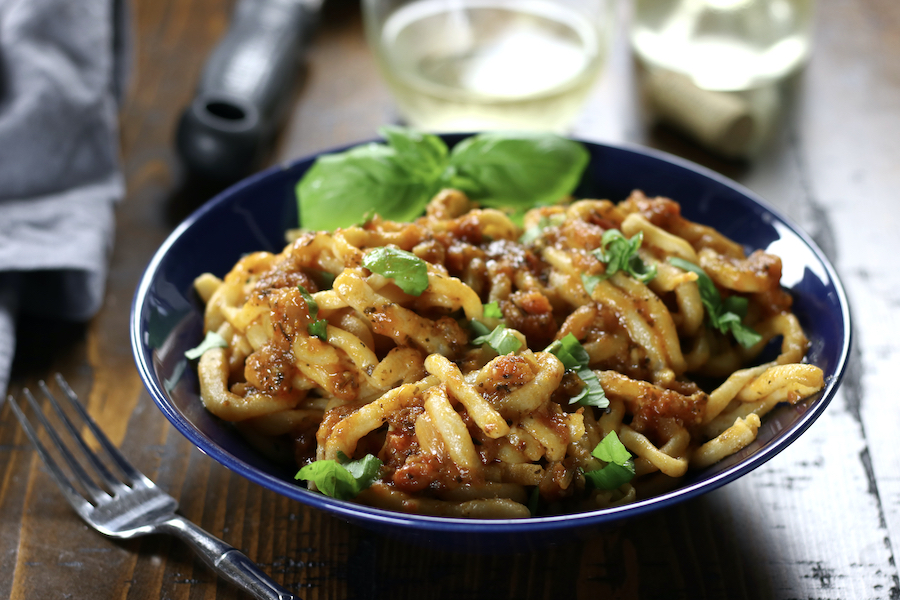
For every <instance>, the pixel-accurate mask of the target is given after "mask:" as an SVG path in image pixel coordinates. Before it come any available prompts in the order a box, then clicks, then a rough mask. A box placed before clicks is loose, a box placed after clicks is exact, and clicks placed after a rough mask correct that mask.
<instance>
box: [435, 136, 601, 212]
mask: <svg viewBox="0 0 900 600" xmlns="http://www.w3.org/2000/svg"><path fill="white" fill-rule="evenodd" d="M589 159H590V155H589V153H588V151H587V149H586V148H585V147H584V146H583V145H582V144H580V143H578V142H575V141H572V140H568V139H565V138H562V137H559V136H556V135H552V134H548V133H525V132H521V133H500V132H489V133H481V134H478V135H475V136H472V137H469V138H466V139H465V140H463V141H462V142H460V143H459V144H457V145H456V146H455V147H454V148H453V150H451V151H450V164H449V168H448V170H447V171H446V172H445V176H444V178H443V182H444V183H445V184H447V185H449V186H450V187H454V188H457V189H460V190H462V191H463V192H465V193H466V194H467V195H468V196H469V197H470V198H472V199H473V200H477V201H478V202H480V203H482V204H484V205H485V206H492V207H504V208H505V207H512V208H520V209H524V208H531V207H533V206H538V205H542V204H552V203H554V202H557V201H558V200H560V199H562V198H564V197H565V196H568V195H569V194H571V193H572V192H573V191H574V190H575V187H576V186H577V185H578V182H579V181H580V180H581V175H582V173H583V172H584V169H585V167H586V166H587V164H588V161H589Z"/></svg>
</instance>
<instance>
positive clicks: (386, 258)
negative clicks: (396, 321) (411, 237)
mask: <svg viewBox="0 0 900 600" xmlns="http://www.w3.org/2000/svg"><path fill="white" fill-rule="evenodd" d="M363 266H364V267H365V268H367V269H369V270H370V271H372V272H373V273H378V274H379V275H383V276H385V277H389V278H391V279H393V280H394V283H396V284H397V286H398V287H399V288H400V289H401V290H403V291H404V292H406V293H407V294H411V295H413V296H421V295H422V292H424V291H425V290H426V289H427V288H428V266H427V265H426V264H425V261H424V260H422V259H421V258H419V257H418V256H416V255H415V254H413V253H412V252H407V251H406V250H400V249H399V248H393V247H391V246H382V247H380V248H374V249H372V250H369V251H368V252H366V254H365V256H363Z"/></svg>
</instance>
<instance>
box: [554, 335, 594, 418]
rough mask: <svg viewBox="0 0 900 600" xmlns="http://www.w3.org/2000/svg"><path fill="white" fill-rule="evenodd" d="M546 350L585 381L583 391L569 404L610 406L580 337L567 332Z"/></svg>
mask: <svg viewBox="0 0 900 600" xmlns="http://www.w3.org/2000/svg"><path fill="white" fill-rule="evenodd" d="M544 351H545V352H549V353H550V354H552V355H554V356H555V357H556V358H558V359H559V360H560V362H562V364H563V366H564V367H565V368H566V369H568V370H570V371H574V372H575V374H576V375H578V377H579V379H581V381H582V382H583V383H584V387H583V388H581V392H580V393H579V394H578V395H577V396H575V397H573V398H572V399H571V400H569V404H575V403H576V402H577V403H578V404H581V405H582V406H596V407H597V408H606V407H607V406H609V399H607V397H606V393H605V392H604V391H603V388H602V387H601V386H600V380H599V379H597V374H596V373H594V371H593V370H592V369H591V368H590V367H589V366H588V363H589V362H590V357H589V356H588V353H587V351H586V350H585V349H584V346H582V345H581V343H580V342H579V341H578V338H576V337H575V336H574V335H572V334H571V333H567V334H566V335H565V337H563V338H562V339H561V340H556V341H555V342H553V343H552V344H550V345H549V346H547V349H546V350H544Z"/></svg>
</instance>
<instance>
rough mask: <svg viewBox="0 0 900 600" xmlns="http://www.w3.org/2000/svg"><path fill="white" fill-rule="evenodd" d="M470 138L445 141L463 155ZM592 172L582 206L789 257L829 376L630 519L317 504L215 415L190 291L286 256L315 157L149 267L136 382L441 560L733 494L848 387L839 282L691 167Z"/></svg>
mask: <svg viewBox="0 0 900 600" xmlns="http://www.w3.org/2000/svg"><path fill="white" fill-rule="evenodd" d="M462 137H463V136H458V135H457V136H446V138H445V139H446V141H447V142H448V144H451V145H452V144H454V143H456V142H458V141H459V140H460V139H462ZM585 146H586V147H587V148H588V150H589V151H590V155H591V161H590V164H589V166H588V169H587V170H586V172H585V175H584V178H583V180H582V182H581V184H580V187H579V189H578V190H577V195H578V196H579V197H594V198H609V199H611V200H614V201H618V200H622V199H624V198H626V197H628V195H629V194H630V193H631V191H632V190H634V189H641V190H643V191H644V192H645V193H646V194H648V195H650V196H655V195H662V196H668V197H670V198H672V199H674V200H676V201H677V202H679V203H680V204H681V207H682V213H683V214H684V216H685V217H687V218H689V219H691V220H695V221H698V222H700V223H703V224H706V225H711V226H713V227H715V228H716V229H718V230H719V231H721V232H722V233H724V234H725V235H727V236H729V237H731V238H732V239H734V240H736V241H738V242H740V243H742V244H744V245H745V246H746V247H747V248H748V250H750V249H756V248H763V249H767V250H769V251H771V252H773V253H775V254H778V255H779V256H781V258H782V260H783V265H784V270H783V284H784V285H785V287H787V288H788V289H789V290H790V291H791V293H792V295H793V297H794V311H795V313H796V315H797V317H798V318H799V319H800V322H801V323H802V325H803V328H804V330H805V331H806V334H807V336H808V337H809V340H810V342H811V344H810V349H809V353H808V360H809V362H810V363H812V364H815V365H817V366H819V367H821V368H822V369H823V370H824V372H825V382H826V385H825V388H824V389H823V390H822V391H821V392H820V393H819V394H817V395H816V396H815V397H814V398H811V399H810V400H807V401H805V402H802V403H800V404H797V405H787V404H785V405H782V406H779V407H777V408H776V409H775V410H774V411H772V412H771V413H769V414H768V415H767V416H766V417H765V418H764V419H763V424H762V427H761V428H760V430H759V435H758V438H757V439H756V441H755V442H753V443H752V444H750V445H749V446H748V447H746V448H744V449H743V450H741V451H740V452H738V453H736V454H734V455H733V456H730V457H728V458H726V459H724V460H722V461H721V462H718V463H716V464H714V465H712V466H710V467H708V468H706V469H703V470H699V471H691V472H689V473H688V474H687V475H686V476H685V477H683V478H681V479H679V480H676V481H674V482H672V483H671V484H669V485H668V487H662V488H660V490H659V491H658V493H657V494H656V495H654V496H652V497H647V498H642V499H641V500H639V501H638V502H635V503H633V504H629V505H626V506H621V507H616V508H609V509H602V510H595V511H591V512H584V513H578V514H571V515H561V516H545V517H534V518H529V519H523V520H508V521H507V520H500V521H491V520H464V519H455V518H442V517H431V516H421V515H407V514H400V513H395V512H390V511H386V510H381V509H377V508H371V507H367V506H361V505H358V504H354V503H351V502H346V501H341V500H335V499H333V498H329V497H326V496H323V495H322V494H319V493H315V492H310V491H308V490H306V489H304V488H303V487H302V486H301V485H298V484H297V483H296V482H295V481H294V479H293V475H294V473H295V469H290V468H287V467H285V466H283V465H279V464H275V463H273V462H272V461H270V460H267V459H266V458H264V457H263V456H261V455H260V454H258V453H257V452H256V451H255V450H253V449H252V448H251V447H250V445H249V444H247V443H246V442H245V441H244V439H243V438H242V437H241V436H240V434H238V432H237V431H235V429H233V428H232V426H231V425H229V424H228V423H226V422H224V421H221V420H219V419H217V418H216V417H214V416H212V415H211V414H210V413H208V412H207V411H206V410H205V409H204V407H203V405H202V403H201V401H200V398H199V386H198V382H197V375H196V372H195V371H194V369H193V368H191V367H190V366H189V365H188V363H187V361H186V359H185V358H184V352H185V350H187V349H189V348H192V347H194V346H196V345H197V343H198V342H199V340H200V339H202V326H203V312H202V311H203V307H202V305H201V303H200V302H199V300H198V299H197V297H196V295H195V293H194V291H193V287H192V283H193V280H194V278H195V277H196V276H197V275H199V274H201V273H204V272H211V273H214V274H217V275H219V276H222V275H224V274H225V273H227V272H228V271H229V270H230V269H231V267H232V265H233V264H234V263H235V262H236V261H237V260H238V259H239V258H240V257H241V256H242V255H243V254H245V253H248V252H253V251H257V250H267V251H270V252H280V251H281V250H282V249H283V247H284V245H285V242H284V233H285V230H287V229H289V228H292V227H295V226H296V224H297V208H296V203H295V199H294V187H295V185H296V183H297V181H298V180H299V179H300V177H301V176H302V175H303V173H304V172H305V171H306V170H307V169H308V168H309V167H310V166H311V165H312V163H313V161H314V159H315V157H311V158H306V159H303V160H298V161H296V162H293V163H290V164H286V165H279V166H276V167H272V168H270V169H268V170H266V171H263V172H261V173H259V174H257V175H254V176H252V177H250V178H248V179H246V180H244V181H242V182H240V183H238V184H236V185H234V186H233V187H231V188H229V189H228V190H226V191H224V192H223V193H221V194H219V195H218V196H216V197H215V198H213V199H212V200H210V201H209V202H208V203H206V204H205V205H204V206H202V207H201V208H200V209H198V210H197V211H196V212H195V213H193V214H192V215H191V216H190V217H189V218H188V219H187V220H185V221H184V222H183V223H182V224H181V225H180V226H179V227H178V228H177V229H176V230H175V231H174V232H172V234H171V235H170V236H169V237H168V239H167V240H166V241H165V243H164V244H163V245H162V247H161V248H160V249H159V250H158V251H157V253H156V255H155V256H154V257H153V259H152V260H151V261H150V264H149V266H148V267H147V269H146V272H145V273H144V275H143V277H142V279H141V282H140V285H139V286H138V289H137V292H136V294H135V297H134V303H133V306H132V316H131V343H132V349H133V352H134V357H135V361H136V363H137V367H138V370H139V372H140V376H141V378H142V379H143V381H144V384H145V386H146V387H147V390H148V391H149V393H150V396H151V397H152V398H153V400H154V401H155V402H156V404H157V405H158V406H159V408H160V410H161V411H162V412H163V414H165V416H166V417H167V418H168V419H169V421H171V422H172V424H173V425H174V426H175V428H176V429H178V430H179V431H180V432H181V433H182V434H183V435H184V436H185V437H187V438H188V439H189V440H190V441H191V442H192V443H193V444H195V445H196V446H197V447H198V448H199V449H200V450H202V451H203V452H205V453H206V454H208V455H209V456H211V457H212V458H213V459H215V460H216V461H218V462H220V463H221V464H223V465H225V466H226V467H227V468H229V469H231V470H232V471H234V472H236V473H239V474H240V475H242V476H244V477H246V478H248V479H249V480H251V481H253V482H254V483H257V484H259V485H261V486H263V487H266V488H268V489H270V490H274V491H275V492H278V493H280V494H283V495H285V496H287V497H289V498H292V499H295V500H297V501H299V502H302V503H304V504H307V505H309V506H312V507H315V508H318V509H321V510H323V511H325V512H327V513H330V514H332V515H334V516H336V517H338V518H340V519H343V520H345V521H348V522H352V523H356V524H358V525H361V526H364V527H367V528H370V529H373V530H377V531H379V532H382V533H385V534H390V535H394V536H398V537H401V538H404V539H406V540H411V541H417V542H426V543H429V544H431V543H436V544H439V545H443V546H445V547H455V548H460V547H465V548H469V549H471V548H479V549H482V550H485V549H486V550H499V549H509V548H518V549H521V548H523V547H527V546H533V545H536V544H542V543H543V542H546V541H552V540H558V539H563V538H565V537H566V536H569V535H573V534H576V533H577V534H585V533H589V532H592V531H596V530H597V529H598V528H601V527H606V526H610V525H612V524H616V523H619V522H621V521H622V520H623V519H626V518H629V517H637V516H640V515H643V514H645V513H646V512H648V511H652V510H658V509H661V508H663V507H668V506H671V505H673V504H675V503H677V502H681V501H684V500H687V499H689V498H694V497H696V496H698V495H700V494H703V493H706V492H709V491H711V490H714V489H716V488H718V487H719V486H721V485H724V484H726V483H728V482H730V481H732V480H734V479H737V478H738V477H741V476H742V475H744V474H746V473H749V472H750V471H752V470H753V469H755V468H757V467H759V466H760V465H762V464H763V463H765V462H766V461H767V460H769V459H770V458H772V457H773V456H775V455H776V454H778V453H779V452H780V451H782V450H783V449H785V448H786V447H787V446H788V445H789V444H790V443H791V442H793V441H794V440H795V439H797V437H798V436H799V435H800V434H801V433H803V432H804V431H805V430H806V428H807V427H809V426H810V425H811V424H812V423H813V422H814V421H815V420H816V419H817V418H818V417H819V415H821V414H822V412H823V411H824V410H825V408H826V406H827V405H828V403H829V402H830V401H831V399H832V398H833V397H834V394H835V392H836V390H837V387H838V384H839V382H840V380H841V377H842V375H843V373H844V369H845V366H846V364H847V358H848V354H849V348H850V317H849V309H848V305H847V299H846V296H845V294H844V290H843V288H842V286H841V283H840V281H839V280H838V277H837V275H836V273H835V270H834V268H833V267H832V265H831V264H830V263H829V262H828V260H827V259H826V258H825V256H824V254H823V253H822V251H821V250H820V249H819V248H818V247H817V246H816V245H815V243H814V242H813V241H812V240H811V239H810V238H809V237H808V236H807V235H806V234H804V233H803V232H802V231H800V230H799V229H798V228H797V227H796V226H794V225H793V224H791V223H790V222H789V221H788V220H787V219H786V218H785V217H784V216H782V215H781V214H779V213H778V212H777V211H776V210H774V209H773V208H772V207H770V206H768V205H767V204H766V203H765V202H764V201H762V200H761V199H759V198H757V197H756V196H754V195H753V194H752V193H751V192H749V191H748V190H746V189H744V188H742V187H740V186H738V185H737V184H735V183H734V182H732V181H730V180H728V179H726V178H724V177H722V176H720V175H718V174H716V173H714V172H711V171H709V170H707V169H704V168H702V167H699V166H697V165H694V164H692V163H689V162H687V161H684V160H681V159H678V158H675V157H672V156H669V155H666V154H663V153H660V152H656V151H651V150H647V149H644V148H637V147H616V146H607V145H601V144H593V143H585Z"/></svg>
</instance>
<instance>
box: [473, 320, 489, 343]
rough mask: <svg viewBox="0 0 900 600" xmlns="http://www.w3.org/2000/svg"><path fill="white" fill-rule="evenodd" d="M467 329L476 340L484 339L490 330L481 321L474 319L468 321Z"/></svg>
mask: <svg viewBox="0 0 900 600" xmlns="http://www.w3.org/2000/svg"><path fill="white" fill-rule="evenodd" d="M469 329H471V330H472V333H474V334H475V338H476V339H478V338H481V337H484V336H486V335H490V333H491V330H490V329H488V326H487V325H485V324H484V323H482V322H481V321H476V320H475V319H472V320H471V321H469Z"/></svg>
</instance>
